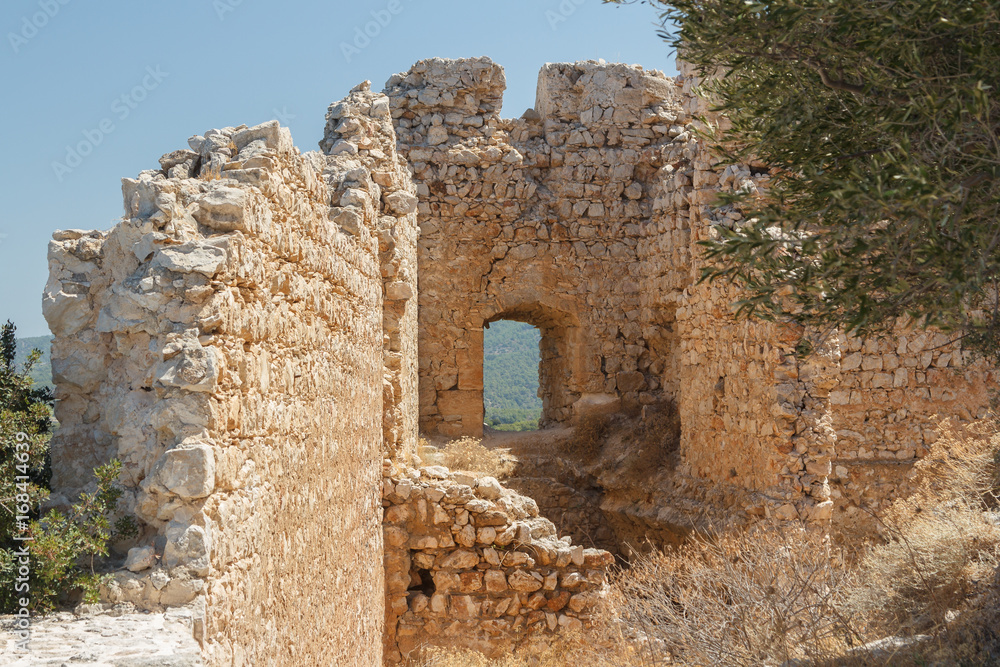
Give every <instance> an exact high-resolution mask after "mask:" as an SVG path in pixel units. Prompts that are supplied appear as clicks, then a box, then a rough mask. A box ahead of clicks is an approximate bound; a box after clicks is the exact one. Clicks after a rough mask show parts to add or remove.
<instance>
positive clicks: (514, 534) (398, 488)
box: [382, 466, 614, 664]
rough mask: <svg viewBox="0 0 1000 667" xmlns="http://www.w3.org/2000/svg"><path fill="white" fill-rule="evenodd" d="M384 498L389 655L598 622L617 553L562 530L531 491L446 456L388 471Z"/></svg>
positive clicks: (483, 644)
mask: <svg viewBox="0 0 1000 667" xmlns="http://www.w3.org/2000/svg"><path fill="white" fill-rule="evenodd" d="M382 498H383V501H382V506H383V508H384V509H383V512H384V519H383V538H384V543H385V564H386V603H385V608H386V635H385V642H386V643H385V659H386V662H387V663H389V664H396V663H399V662H401V661H402V660H403V659H404V657H407V656H412V657H416V652H417V651H418V650H419V649H420V648H422V647H425V646H461V647H466V648H474V649H477V650H480V651H483V652H484V653H487V654H496V653H498V652H499V651H502V650H503V649H505V648H509V647H511V646H513V645H516V644H518V643H520V642H523V641H531V640H533V639H534V640H537V639H539V636H540V635H542V636H544V635H545V634H550V633H553V632H557V631H565V630H576V631H579V630H582V629H584V628H585V627H590V625H591V613H592V612H593V611H594V607H595V605H596V604H597V603H598V602H599V601H600V599H601V595H602V590H603V588H604V583H605V576H606V570H607V568H608V566H610V565H611V564H612V563H613V562H614V557H613V556H612V555H611V554H610V553H608V552H606V551H602V550H599V549H585V548H583V547H582V546H573V545H572V542H571V540H570V538H568V537H562V538H560V537H558V535H557V534H556V528H555V526H554V525H553V524H552V522H551V521H549V520H548V519H546V518H544V517H541V516H539V512H538V506H537V504H536V503H535V501H534V500H532V499H531V498H527V497H525V496H521V495H519V494H517V493H514V492H513V491H510V490H508V489H505V488H504V487H503V486H502V485H500V484H499V483H498V482H497V480H496V479H494V478H492V477H479V478H478V479H477V478H475V477H473V476H471V475H468V474H465V473H458V472H450V471H448V470H447V469H445V468H442V467H440V466H431V467H426V468H422V469H420V470H417V469H412V468H410V469H406V470H404V471H401V472H400V473H399V474H394V475H390V476H388V477H386V478H385V480H384V481H383V483H382Z"/></svg>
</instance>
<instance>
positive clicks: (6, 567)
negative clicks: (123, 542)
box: [0, 322, 135, 612]
mask: <svg viewBox="0 0 1000 667" xmlns="http://www.w3.org/2000/svg"><path fill="white" fill-rule="evenodd" d="M15 331H16V329H15V327H14V325H13V324H12V323H11V322H8V323H7V324H5V325H4V326H3V328H2V331H0V531H2V532H0V611H4V612H12V611H15V608H16V607H15V605H17V601H18V599H19V598H22V597H26V593H27V594H28V595H27V597H29V598H30V600H31V605H30V609H31V610H32V611H46V610H50V609H53V608H55V607H56V606H58V605H59V604H61V603H64V602H67V601H69V600H71V599H72V598H73V597H74V596H75V595H77V594H79V593H82V595H83V597H84V599H85V600H88V601H94V599H95V597H96V595H97V590H98V587H99V585H100V583H101V580H102V578H101V577H100V576H99V575H97V574H96V572H95V568H94V558H95V557H100V556H107V555H108V545H109V544H110V543H111V542H112V541H113V540H114V539H116V538H118V537H126V536H129V535H131V534H133V533H134V531H135V526H134V524H133V523H132V522H131V520H130V519H129V518H122V519H119V520H118V521H117V522H116V523H115V525H112V524H111V517H112V516H113V514H114V512H115V507H116V505H117V503H118V499H119V498H120V497H121V495H122V491H121V490H120V489H119V488H118V487H117V486H116V483H115V482H116V479H117V478H118V475H119V474H120V472H121V464H120V463H119V462H117V461H112V462H111V463H109V464H108V465H106V466H102V467H99V468H97V469H96V470H95V471H94V472H95V475H96V477H97V486H96V490H95V491H93V492H91V493H85V494H83V495H82V496H81V497H80V499H79V500H78V501H77V503H76V504H74V505H73V506H72V508H71V510H70V512H69V514H68V515H67V514H64V513H62V512H60V511H57V510H50V511H49V512H48V513H47V514H46V515H45V516H44V517H40V516H39V511H38V508H39V506H40V504H41V503H42V502H43V501H44V500H46V499H47V498H48V496H49V480H50V478H51V470H50V465H49V439H50V437H51V432H52V426H53V421H52V412H51V408H50V406H51V403H52V395H51V392H50V391H49V390H48V389H47V388H41V389H36V388H35V387H34V386H33V381H32V379H31V377H30V371H31V367H32V365H33V364H34V363H35V362H36V361H37V360H38V359H39V358H40V356H41V353H40V352H39V351H37V350H35V351H33V352H32V353H31V354H30V355H28V358H27V361H26V363H25V364H24V365H23V366H22V367H21V368H20V369H18V368H17V366H16V365H15V363H14V358H15V353H16V347H17V343H16V338H15ZM17 537H20V538H22V539H20V540H18V539H15V538H17ZM24 538H26V539H24ZM25 545H26V546H27V550H28V553H29V556H28V557H29V562H30V575H29V578H28V580H27V582H23V581H21V582H18V581H17V577H18V558H19V557H18V555H16V552H18V551H19V550H21V548H22V547H23V546H25ZM18 583H20V584H22V586H18V587H17V588H20V589H21V590H17V588H16V587H15V584H18ZM24 583H27V585H28V589H27V591H26V590H25V589H24V588H23V584H24Z"/></svg>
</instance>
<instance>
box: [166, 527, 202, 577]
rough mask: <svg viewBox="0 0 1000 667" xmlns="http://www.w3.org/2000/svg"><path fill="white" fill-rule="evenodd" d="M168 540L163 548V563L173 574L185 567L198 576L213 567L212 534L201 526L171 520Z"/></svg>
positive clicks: (168, 528)
mask: <svg viewBox="0 0 1000 667" xmlns="http://www.w3.org/2000/svg"><path fill="white" fill-rule="evenodd" d="M166 537H167V542H166V546H165V547H164V549H163V565H164V566H165V567H166V568H167V569H168V570H169V571H170V573H171V575H172V576H177V575H176V574H175V572H174V571H175V570H176V569H177V568H181V567H183V568H184V569H185V570H187V571H189V572H191V573H192V574H194V575H197V576H205V575H207V574H208V573H209V571H210V569H211V564H210V560H209V556H210V552H211V535H210V533H209V531H208V530H206V529H205V528H203V527H201V526H191V525H187V524H186V523H184V522H183V521H171V522H170V524H169V525H168V526H167V530H166Z"/></svg>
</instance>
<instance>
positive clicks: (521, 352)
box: [483, 320, 542, 431]
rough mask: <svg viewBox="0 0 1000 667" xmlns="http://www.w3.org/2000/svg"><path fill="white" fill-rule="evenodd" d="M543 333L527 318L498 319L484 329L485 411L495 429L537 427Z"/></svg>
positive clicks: (530, 428)
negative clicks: (526, 319) (519, 319)
mask: <svg viewBox="0 0 1000 667" xmlns="http://www.w3.org/2000/svg"><path fill="white" fill-rule="evenodd" d="M541 340H542V333H541V331H540V330H539V328H538V327H536V326H532V325H531V324H528V323H527V322H517V321H514V320H497V321H494V322H490V323H487V324H486V325H485V328H484V331H483V413H484V422H485V425H486V427H487V428H489V429H491V430H494V431H534V430H537V429H538V422H539V419H541V417H542V399H541V397H539V391H538V387H539V365H540V363H541V353H540V344H541Z"/></svg>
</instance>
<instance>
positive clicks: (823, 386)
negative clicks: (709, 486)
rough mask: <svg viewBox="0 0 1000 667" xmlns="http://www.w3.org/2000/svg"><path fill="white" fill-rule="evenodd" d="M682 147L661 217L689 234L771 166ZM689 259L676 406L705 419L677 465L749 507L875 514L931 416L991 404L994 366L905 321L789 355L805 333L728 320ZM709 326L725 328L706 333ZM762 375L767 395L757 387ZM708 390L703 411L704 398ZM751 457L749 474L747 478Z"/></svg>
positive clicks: (958, 414)
mask: <svg viewBox="0 0 1000 667" xmlns="http://www.w3.org/2000/svg"><path fill="white" fill-rule="evenodd" d="M678 69H679V71H680V73H681V74H680V76H679V77H678V79H677V82H678V86H679V88H680V90H681V93H682V96H683V100H684V106H685V110H686V111H687V113H688V116H689V117H691V118H693V117H701V118H708V119H711V120H712V121H713V122H716V123H719V124H720V125H722V126H724V124H725V122H726V120H725V118H724V117H723V118H720V117H719V116H718V115H717V114H714V113H712V112H711V111H710V107H709V104H708V103H707V102H706V101H705V100H704V99H703V98H700V97H698V96H697V95H696V94H695V89H696V87H697V85H698V84H699V83H700V81H699V79H698V77H697V76H696V73H695V71H694V68H693V67H691V66H690V65H688V64H687V63H684V62H682V61H678ZM692 148H693V150H691V151H690V153H689V154H688V155H687V156H686V157H687V158H688V159H687V160H686V161H685V162H684V163H682V164H681V165H679V166H678V167H677V168H675V170H674V173H679V174H681V175H682V176H681V178H680V179H679V180H675V181H674V185H673V187H672V188H667V191H671V190H672V192H673V200H674V202H675V205H674V207H673V208H674V210H673V212H672V213H671V215H672V216H673V217H675V218H680V219H685V218H686V219H688V220H690V221H691V222H690V228H691V229H692V230H694V233H693V234H692V237H691V241H692V243H697V242H698V241H700V240H705V239H708V238H710V237H711V236H712V235H713V234H714V231H713V227H716V226H719V225H723V226H730V227H731V226H732V225H733V224H735V223H738V222H739V221H740V220H741V219H742V215H741V213H740V212H739V211H737V210H733V209H732V208H731V207H721V208H718V207H712V206H711V204H712V201H713V197H714V194H715V192H717V191H719V190H730V191H732V190H735V189H737V188H766V186H767V179H768V170H767V168H766V166H765V165H761V164H754V165H728V166H723V165H719V164H718V163H717V161H716V160H715V159H714V158H713V157H712V156H711V155H709V154H708V153H707V152H706V151H705V150H704V148H703V147H702V146H700V145H693V146H692ZM668 217H669V216H668ZM696 252H697V250H695V248H694V246H692V253H696ZM692 256H694V257H697V255H694V254H693V255H692ZM699 269H700V267H699V266H698V263H697V262H694V263H693V265H692V267H691V283H690V284H691V286H690V287H688V288H687V289H685V290H684V291H683V292H682V293H681V297H682V298H683V300H684V301H685V302H686V303H685V305H686V306H687V308H686V309H682V308H678V313H681V314H682V316H684V317H686V318H688V319H689V320H690V324H689V328H688V331H691V333H690V334H686V333H685V334H682V335H681V338H682V341H683V342H682V345H684V346H686V347H687V348H688V350H689V358H688V359H686V360H685V364H686V365H688V366H694V365H697V366H700V367H701V372H698V373H688V374H685V376H684V381H683V385H684V387H685V388H686V389H687V388H691V389H692V390H693V391H690V392H689V397H688V400H687V404H688V405H692V404H696V403H697V402H699V401H701V402H702V405H701V408H700V411H702V413H703V414H704V415H706V416H708V424H707V425H708V426H709V428H708V429H704V428H702V425H704V424H705V420H704V418H703V419H700V420H696V419H691V420H690V421H691V422H696V423H697V426H696V429H697V431H698V433H690V431H691V429H690V428H688V427H687V425H686V424H685V427H684V428H685V431H688V432H689V433H687V434H686V435H685V441H686V442H687V443H688V444H687V446H686V447H685V461H686V464H687V466H686V469H687V470H688V471H690V472H692V473H694V474H696V475H697V476H700V477H706V478H708V479H712V480H715V481H720V482H721V481H724V480H726V478H727V476H728V477H729V478H730V479H731V480H735V481H736V482H737V483H738V484H744V485H746V486H748V487H749V488H751V489H753V490H755V491H760V492H761V497H760V499H761V500H763V501H764V502H763V503H757V504H756V505H754V506H751V507H750V508H749V509H751V511H754V512H755V513H759V512H765V513H770V512H771V510H775V512H776V515H777V516H779V517H781V518H806V519H808V518H810V517H816V518H826V517H828V516H830V515H831V512H832V513H833V514H832V516H833V518H834V521H835V523H837V524H853V523H855V522H857V521H860V522H861V523H864V522H865V521H867V519H866V517H867V516H868V515H867V513H866V512H864V511H862V510H878V509H880V508H882V507H884V506H886V505H887V504H888V503H889V502H891V501H892V500H893V499H894V498H896V497H898V496H899V495H900V494H905V493H906V492H907V489H908V482H907V480H908V473H909V472H910V470H911V468H912V464H913V463H914V462H915V461H916V460H917V459H919V458H921V457H923V456H924V455H926V453H927V450H928V448H929V447H930V446H931V445H932V444H933V443H934V442H935V441H936V440H937V438H938V436H939V428H938V423H939V420H940V419H950V420H952V421H953V422H955V423H957V424H961V423H968V422H970V421H972V420H974V419H978V418H981V417H983V416H985V414H986V412H987V411H988V409H989V407H990V404H991V395H990V392H991V387H992V386H994V383H995V382H996V378H997V372H996V369H995V368H993V367H991V366H990V365H989V364H987V363H986V362H985V361H983V360H981V359H978V360H976V359H973V358H972V357H971V354H970V353H969V352H968V351H963V350H961V348H960V347H959V346H957V345H954V344H948V340H949V339H948V337H947V336H945V335H944V334H941V333H935V332H920V331H912V330H907V329H905V328H899V329H897V331H896V332H895V334H894V335H892V336H888V337H885V338H882V339H877V338H871V339H862V338H857V337H847V336H845V335H843V334H840V335H837V336H834V337H832V338H831V339H830V340H827V341H826V342H825V344H824V345H823V346H821V347H820V348H818V350H817V354H816V355H814V356H813V357H811V358H809V359H807V360H804V361H803V360H797V359H796V358H795V356H794V355H793V354H792V352H793V351H794V349H795V347H796V345H797V344H798V341H799V340H800V339H801V337H802V336H803V335H809V332H803V331H801V330H797V329H795V328H793V327H790V326H789V325H775V324H767V323H745V322H738V321H734V320H733V318H732V317H730V316H729V314H728V312H729V311H728V304H729V303H732V302H734V301H735V300H736V299H737V298H738V294H737V293H736V292H735V291H734V290H732V289H731V288H730V287H728V286H726V285H724V284H721V283H717V284H713V285H694V282H695V281H696V279H697V273H698V270H699ZM661 284H662V285H663V288H660V289H653V290H650V292H649V294H650V295H651V296H653V297H654V298H658V299H663V295H664V294H667V293H668V292H667V290H666V289H664V288H667V287H668V286H669V285H668V284H667V281H661ZM673 298H674V297H673V296H672V295H671V296H668V297H667V299H665V301H670V300H672V299H673ZM713 311H714V312H713ZM692 315H694V316H693V317H692ZM713 329H714V330H715V331H716V332H719V333H721V332H723V331H725V332H727V333H725V335H721V336H718V337H716V336H715V335H713V334H712V333H711V332H712V330H713ZM706 332H709V333H708V336H707V338H709V339H715V340H717V343H716V344H712V343H709V342H708V341H707V340H706V335H705V334H706ZM733 344H735V345H736V346H738V347H734V345H733ZM703 345H704V347H703ZM716 378H719V380H718V381H717V380H716ZM713 382H714V383H715V384H713ZM760 382H763V383H765V384H766V385H768V389H767V391H765V392H761V391H760V390H759V388H757V387H755V385H758V384H759V383H760ZM734 389H735V391H734ZM709 397H712V399H711V400H712V403H713V404H714V409H708V406H707V405H706V404H707V403H708V402H709ZM684 403H685V401H684V400H682V414H688V415H690V414H691V413H692V412H698V411H699V409H698V408H694V407H693V406H692V408H693V409H688V410H685V409H684V407H683V405H684ZM713 443H714V444H715V446H714V447H713ZM723 446H724V447H725V448H723ZM720 450H721V451H720ZM765 462H766V468H764V469H762V468H761V465H762V463H765ZM754 467H756V469H757V470H758V471H760V473H759V476H756V475H755V476H754V477H752V478H748V477H747V472H746V471H748V470H750V469H752V468H754ZM733 471H736V473H737V475H736V476H733V475H732V473H733ZM748 480H750V481H751V483H750V484H747V481H748ZM788 501H792V502H788ZM793 510H794V511H793Z"/></svg>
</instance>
